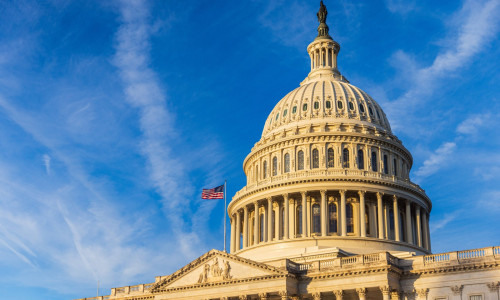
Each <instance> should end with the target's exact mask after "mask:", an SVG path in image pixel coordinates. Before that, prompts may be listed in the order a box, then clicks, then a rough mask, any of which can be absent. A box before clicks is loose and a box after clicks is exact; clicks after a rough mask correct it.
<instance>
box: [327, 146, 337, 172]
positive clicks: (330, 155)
mask: <svg viewBox="0 0 500 300" xmlns="http://www.w3.org/2000/svg"><path fill="white" fill-rule="evenodd" d="M327 156H328V157H327V162H328V168H333V167H335V161H334V156H333V148H328V151H327Z"/></svg>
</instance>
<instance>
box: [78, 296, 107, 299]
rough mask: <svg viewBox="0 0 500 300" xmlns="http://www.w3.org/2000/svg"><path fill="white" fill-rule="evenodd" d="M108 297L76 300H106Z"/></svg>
mask: <svg viewBox="0 0 500 300" xmlns="http://www.w3.org/2000/svg"><path fill="white" fill-rule="evenodd" d="M108 299H109V296H99V297H90V298H81V299H76V300H108Z"/></svg>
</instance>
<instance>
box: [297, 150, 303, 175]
mask: <svg viewBox="0 0 500 300" xmlns="http://www.w3.org/2000/svg"><path fill="white" fill-rule="evenodd" d="M297 169H299V170H304V151H302V150H300V151H299V152H298V153H297Z"/></svg>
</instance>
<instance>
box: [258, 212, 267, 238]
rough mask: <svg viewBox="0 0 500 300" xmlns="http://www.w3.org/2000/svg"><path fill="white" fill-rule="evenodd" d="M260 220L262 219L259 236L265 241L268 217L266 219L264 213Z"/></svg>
mask: <svg viewBox="0 0 500 300" xmlns="http://www.w3.org/2000/svg"><path fill="white" fill-rule="evenodd" d="M259 221H260V224H259V225H260V237H259V241H260V242H263V241H264V234H265V229H266V227H265V222H266V219H265V216H264V214H261V215H260V216H259Z"/></svg>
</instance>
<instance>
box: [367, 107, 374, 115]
mask: <svg viewBox="0 0 500 300" xmlns="http://www.w3.org/2000/svg"><path fill="white" fill-rule="evenodd" d="M368 111H369V112H370V116H373V109H372V108H371V107H370V106H368Z"/></svg>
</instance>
